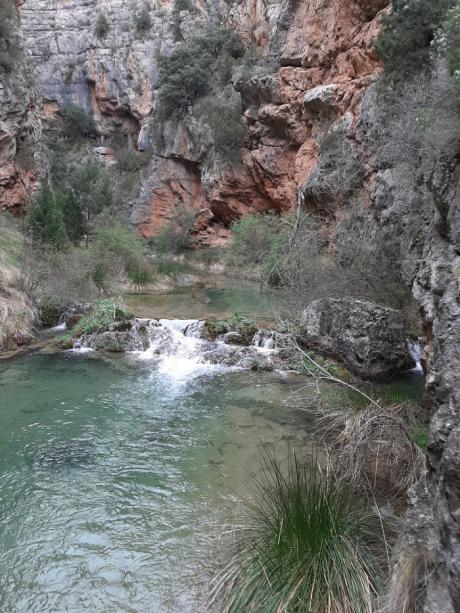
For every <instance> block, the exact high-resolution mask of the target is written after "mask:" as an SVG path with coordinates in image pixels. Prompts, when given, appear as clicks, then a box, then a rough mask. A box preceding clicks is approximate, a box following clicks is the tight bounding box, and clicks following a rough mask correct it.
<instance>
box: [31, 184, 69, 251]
mask: <svg viewBox="0 0 460 613" xmlns="http://www.w3.org/2000/svg"><path fill="white" fill-rule="evenodd" d="M28 224H29V228H30V231H31V234H32V238H33V239H34V240H35V241H38V242H40V243H44V244H48V245H52V246H53V247H55V248H56V249H63V248H64V247H65V245H66V243H67V234H66V230H65V224H64V219H63V214H62V211H61V210H60V208H59V206H58V204H57V202H56V198H55V195H54V193H53V192H52V191H51V190H50V189H49V188H48V187H45V188H44V189H43V190H42V191H41V192H40V193H39V194H38V196H37V199H36V201H35V203H34V206H33V207H32V209H31V211H30V213H29V216H28Z"/></svg>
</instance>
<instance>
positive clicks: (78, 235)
mask: <svg viewBox="0 0 460 613" xmlns="http://www.w3.org/2000/svg"><path fill="white" fill-rule="evenodd" d="M55 199H56V204H57V206H58V208H59V209H60V211H61V212H62V216H63V220H64V225H65V229H66V234H67V237H68V238H69V240H70V241H71V242H72V243H73V244H74V245H78V244H79V243H80V241H81V239H82V238H83V236H84V235H85V220H84V217H83V212H82V210H81V208H80V205H79V203H78V200H77V197H76V196H75V193H74V192H73V191H72V190H71V189H68V188H66V187H65V185H62V186H61V187H60V188H59V189H57V190H56V192H55Z"/></svg>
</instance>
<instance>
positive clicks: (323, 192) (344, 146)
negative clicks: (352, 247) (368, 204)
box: [301, 128, 364, 213]
mask: <svg viewBox="0 0 460 613" xmlns="http://www.w3.org/2000/svg"><path fill="white" fill-rule="evenodd" d="M318 145H319V146H318V153H319V155H318V163H317V164H316V166H315V168H314V169H313V171H312V172H311V173H310V176H309V178H308V180H307V182H306V183H305V185H304V186H303V187H302V190H301V194H302V197H303V198H304V199H310V200H313V202H314V203H315V205H316V206H317V207H318V208H319V209H321V210H324V211H325V212H328V213H332V212H334V211H335V209H336V207H337V206H338V205H339V204H340V203H341V201H345V199H347V198H349V197H350V195H351V194H352V193H353V192H354V191H355V190H357V189H359V188H360V187H361V186H362V181H363V177H364V169H363V166H362V164H361V162H360V160H359V158H358V156H357V154H356V152H355V149H354V146H353V144H352V143H351V141H350V140H349V139H348V138H347V136H346V134H345V132H344V130H342V129H340V128H335V129H330V130H328V131H327V132H326V133H325V134H323V135H322V137H321V138H320V139H319V143H318Z"/></svg>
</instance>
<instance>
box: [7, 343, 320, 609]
mask: <svg viewBox="0 0 460 613" xmlns="http://www.w3.org/2000/svg"><path fill="white" fill-rule="evenodd" d="M200 372H201V374H200V376H193V375H192V376H187V377H183V376H180V373H178V372H168V371H166V372H165V371H164V369H163V370H161V369H159V368H157V367H156V366H154V365H153V364H152V363H150V362H148V361H142V360H140V359H139V358H137V357H136V356H126V357H120V358H112V359H110V360H109V359H105V358H101V357H96V356H95V355H94V354H85V355H78V354H75V353H65V354H62V353H61V354H54V355H41V354H39V353H35V354H30V355H24V356H20V357H19V358H17V359H14V360H9V361H5V362H2V363H0V398H1V408H0V477H1V480H0V561H1V568H2V572H1V574H0V611H2V612H3V611H4V612H7V613H19V612H23V611H29V612H32V613H35V612H36V613H39V612H40V613H44V612H51V611H57V612H61V611H62V612H64V611H66V612H80V611H91V612H92V613H102V612H104V613H105V612H107V613H109V612H110V613H113V612H115V611H116V612H125V611H126V612H130V613H141V612H142V613H145V612H150V611H152V612H163V611H174V612H176V611H184V612H185V611H186V612H192V611H193V612H194V613H195V612H196V613H199V612H200V611H204V607H205V600H206V596H207V589H208V585H209V578H210V575H211V574H212V572H213V571H214V569H215V568H216V567H217V566H218V565H219V563H220V562H221V559H222V557H223V555H224V551H222V548H220V546H219V542H217V541H216V538H217V536H218V535H219V534H220V532H221V531H222V525H224V524H225V523H226V522H227V521H228V520H227V515H228V517H230V516H231V514H232V513H233V512H234V509H235V505H236V500H238V499H239V498H240V496H241V495H242V494H243V493H244V494H245V493H246V491H247V483H248V469H250V468H255V466H256V464H257V455H258V450H257V445H258V444H260V443H265V444H269V445H272V446H273V447H274V448H276V449H277V450H278V452H279V453H280V454H281V455H282V454H285V453H287V449H288V446H289V445H294V446H296V445H299V446H301V447H302V448H303V449H307V448H308V447H309V441H310V435H309V434H308V432H309V431H311V425H312V424H311V421H310V416H309V415H308V413H305V412H304V411H301V410H298V409H296V397H295V396H293V395H292V394H293V392H295V390H296V389H297V388H298V387H300V386H301V385H302V381H300V382H299V380H298V379H296V378H295V377H294V378H291V377H286V376H283V375H279V374H268V373H266V374H255V373H248V372H227V371H215V370H214V371H212V372H209V373H206V372H204V373H203V372H202V371H200Z"/></svg>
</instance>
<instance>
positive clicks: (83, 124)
mask: <svg viewBox="0 0 460 613" xmlns="http://www.w3.org/2000/svg"><path fill="white" fill-rule="evenodd" d="M61 114H62V119H63V131H64V134H65V135H66V136H69V137H70V138H85V137H88V136H94V135H95V134H96V124H95V123H94V120H93V118H92V117H91V115H89V114H88V113H87V112H86V111H85V109H84V108H82V107H81V106H78V105H77V104H67V105H66V106H64V107H63V108H62V109H61Z"/></svg>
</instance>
